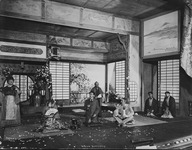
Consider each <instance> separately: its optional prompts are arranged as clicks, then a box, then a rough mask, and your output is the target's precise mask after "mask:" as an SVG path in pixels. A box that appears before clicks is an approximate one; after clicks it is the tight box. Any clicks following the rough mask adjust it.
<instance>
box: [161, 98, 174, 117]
mask: <svg viewBox="0 0 192 150" xmlns="http://www.w3.org/2000/svg"><path fill="white" fill-rule="evenodd" d="M162 112H163V114H164V113H166V114H167V112H169V113H171V115H172V116H173V117H176V105H175V99H174V98H173V97H172V96H170V97H169V103H168V104H167V102H166V98H165V99H164V101H163V104H162Z"/></svg>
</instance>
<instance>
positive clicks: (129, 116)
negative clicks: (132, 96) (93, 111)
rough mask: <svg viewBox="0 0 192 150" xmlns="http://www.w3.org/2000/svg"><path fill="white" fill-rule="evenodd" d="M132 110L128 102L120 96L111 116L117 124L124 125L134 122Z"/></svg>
mask: <svg viewBox="0 0 192 150" xmlns="http://www.w3.org/2000/svg"><path fill="white" fill-rule="evenodd" d="M133 115H134V111H133V109H132V107H131V105H130V103H129V102H128V103H127V104H125V100H124V99H122V98H121V102H120V104H118V103H117V105H116V109H115V110H114V113H113V117H114V119H115V120H116V121H117V122H118V126H123V127H124V126H126V125H128V124H134V123H135V121H134V117H133Z"/></svg>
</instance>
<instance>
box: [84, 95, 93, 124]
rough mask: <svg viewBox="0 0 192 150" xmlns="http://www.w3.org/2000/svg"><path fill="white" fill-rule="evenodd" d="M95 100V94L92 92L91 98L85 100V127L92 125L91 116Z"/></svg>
mask: <svg viewBox="0 0 192 150" xmlns="http://www.w3.org/2000/svg"><path fill="white" fill-rule="evenodd" d="M93 99H94V94H93V93H92V92H90V93H89V98H88V99H86V100H85V103H84V110H85V125H88V124H90V123H91V116H90V107H91V102H92V101H93Z"/></svg>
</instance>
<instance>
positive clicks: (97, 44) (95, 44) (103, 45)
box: [93, 41, 107, 49]
mask: <svg viewBox="0 0 192 150" xmlns="http://www.w3.org/2000/svg"><path fill="white" fill-rule="evenodd" d="M106 46H107V43H105V42H97V41H93V48H95V49H106Z"/></svg>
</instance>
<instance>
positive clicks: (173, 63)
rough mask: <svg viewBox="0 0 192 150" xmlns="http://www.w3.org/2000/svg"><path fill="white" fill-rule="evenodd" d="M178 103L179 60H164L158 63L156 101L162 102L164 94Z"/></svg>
mask: <svg viewBox="0 0 192 150" xmlns="http://www.w3.org/2000/svg"><path fill="white" fill-rule="evenodd" d="M166 91H169V92H170V95H171V96H173V97H174V98H175V101H176V104H177V105H178V103H179V60H178V59H174V60H164V61H159V62H158V99H159V100H160V101H161V102H162V101H163V100H164V96H165V92H166ZM177 107H178V106H177Z"/></svg>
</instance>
